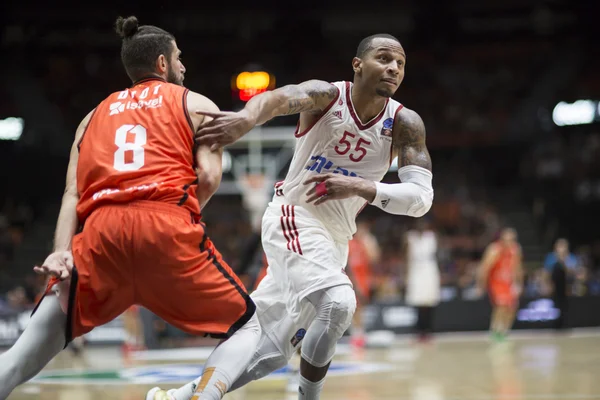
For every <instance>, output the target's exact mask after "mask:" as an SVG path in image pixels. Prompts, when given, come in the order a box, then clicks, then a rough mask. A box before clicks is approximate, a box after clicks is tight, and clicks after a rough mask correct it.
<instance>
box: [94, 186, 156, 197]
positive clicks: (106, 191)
mask: <svg viewBox="0 0 600 400" xmlns="http://www.w3.org/2000/svg"><path fill="white" fill-rule="evenodd" d="M162 184H163V182H159V183H156V182H154V183H151V184H149V185H139V186H132V187H129V188H127V189H124V190H121V189H116V188H115V189H102V190H100V191H99V192H96V193H94V195H93V196H92V199H94V200H98V199H100V198H102V197H104V196H107V195H110V194H113V193H119V192H136V191H140V190H148V189H151V188H155V187H157V186H159V185H162Z"/></svg>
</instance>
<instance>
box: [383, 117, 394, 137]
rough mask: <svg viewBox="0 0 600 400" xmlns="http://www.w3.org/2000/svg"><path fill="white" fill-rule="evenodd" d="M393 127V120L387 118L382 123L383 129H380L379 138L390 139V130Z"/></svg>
mask: <svg viewBox="0 0 600 400" xmlns="http://www.w3.org/2000/svg"><path fill="white" fill-rule="evenodd" d="M393 127H394V118H388V119H386V120H385V121H383V128H381V136H385V137H389V138H391V137H392V128H393Z"/></svg>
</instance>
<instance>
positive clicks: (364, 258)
mask: <svg viewBox="0 0 600 400" xmlns="http://www.w3.org/2000/svg"><path fill="white" fill-rule="evenodd" d="M348 245H349V248H348V268H347V269H346V270H347V273H348V276H349V277H350V280H351V281H352V284H353V285H354V291H355V292H356V312H355V313H354V317H353V318H352V339H351V343H352V345H353V346H355V347H359V348H360V347H364V346H365V331H364V327H363V323H362V317H361V315H362V308H363V306H365V305H367V304H369V299H370V297H371V267H372V265H373V264H374V263H376V262H377V261H379V258H380V256H381V252H380V250H379V245H378V244H377V239H375V237H374V236H373V235H372V234H371V232H370V231H369V225H368V223H367V222H365V221H361V222H359V223H357V225H356V233H355V234H354V237H353V238H352V240H350V242H349V243H348Z"/></svg>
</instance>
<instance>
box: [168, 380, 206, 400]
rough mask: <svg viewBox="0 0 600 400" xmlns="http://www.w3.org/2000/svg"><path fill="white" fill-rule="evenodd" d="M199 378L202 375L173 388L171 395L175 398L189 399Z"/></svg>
mask: <svg viewBox="0 0 600 400" xmlns="http://www.w3.org/2000/svg"><path fill="white" fill-rule="evenodd" d="M200 379H202V377H200V378H196V379H194V380H193V381H191V382H189V383H187V384H185V385H184V386H182V387H180V388H179V389H177V390H175V391H174V392H173V393H171V394H172V395H173V397H175V400H190V399H191V398H192V396H193V395H194V393H195V392H196V388H197V387H198V384H199V383H200Z"/></svg>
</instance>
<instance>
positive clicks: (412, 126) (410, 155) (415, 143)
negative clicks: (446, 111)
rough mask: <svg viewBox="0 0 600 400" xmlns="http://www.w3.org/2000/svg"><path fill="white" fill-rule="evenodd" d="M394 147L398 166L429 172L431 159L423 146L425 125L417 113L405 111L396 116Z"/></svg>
mask: <svg viewBox="0 0 600 400" xmlns="http://www.w3.org/2000/svg"><path fill="white" fill-rule="evenodd" d="M396 123H397V124H398V125H397V128H396V129H394V131H395V132H394V146H395V148H396V151H397V152H398V165H399V166H400V167H403V166H406V165H416V166H419V167H422V168H425V169H428V170H430V171H431V157H430V156H429V151H428V150H427V146H426V144H425V125H424V124H423V120H421V117H419V115H418V114H417V113H415V112H414V111H411V110H405V111H404V112H401V113H400V114H399V115H398V119H397V121H396Z"/></svg>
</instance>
